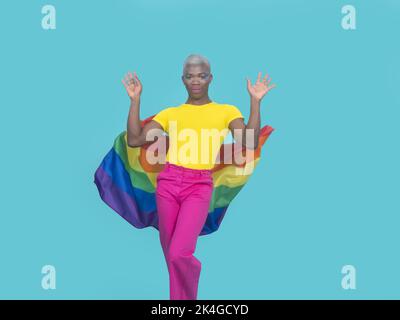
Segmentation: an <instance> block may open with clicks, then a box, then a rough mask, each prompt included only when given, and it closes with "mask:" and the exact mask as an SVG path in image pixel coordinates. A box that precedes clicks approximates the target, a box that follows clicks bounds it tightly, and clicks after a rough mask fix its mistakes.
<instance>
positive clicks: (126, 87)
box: [121, 80, 128, 90]
mask: <svg viewBox="0 0 400 320" xmlns="http://www.w3.org/2000/svg"><path fill="white" fill-rule="evenodd" d="M121 82H122V84H123V85H124V87H125V89H127V90H128V86H127V85H126V83H125V82H124V80H121Z"/></svg>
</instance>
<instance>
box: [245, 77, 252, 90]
mask: <svg viewBox="0 0 400 320" xmlns="http://www.w3.org/2000/svg"><path fill="white" fill-rule="evenodd" d="M246 80H247V88H250V87H251V81H250V79H249V78H246Z"/></svg>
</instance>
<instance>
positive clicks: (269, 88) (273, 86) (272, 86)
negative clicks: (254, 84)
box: [268, 84, 276, 90]
mask: <svg viewBox="0 0 400 320" xmlns="http://www.w3.org/2000/svg"><path fill="white" fill-rule="evenodd" d="M275 87H276V84H273V85H271V86H270V87H268V90H271V89H272V88H275Z"/></svg>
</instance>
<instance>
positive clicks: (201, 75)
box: [182, 54, 213, 99]
mask: <svg viewBox="0 0 400 320" xmlns="http://www.w3.org/2000/svg"><path fill="white" fill-rule="evenodd" d="M212 78H213V76H212V74H211V67H210V63H209V62H208V60H207V59H206V58H205V57H203V56H201V55H198V54H191V55H190V56H188V57H187V58H186V60H185V63H184V65H183V74H182V81H183V83H184V85H185V87H186V90H187V92H188V94H189V96H190V97H191V98H193V99H200V98H202V97H204V96H208V85H209V84H210V83H211V80H212Z"/></svg>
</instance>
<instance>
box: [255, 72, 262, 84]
mask: <svg viewBox="0 0 400 320" xmlns="http://www.w3.org/2000/svg"><path fill="white" fill-rule="evenodd" d="M260 79H261V72H259V73H258V77H257V81H256V83H258V82H260Z"/></svg>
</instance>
